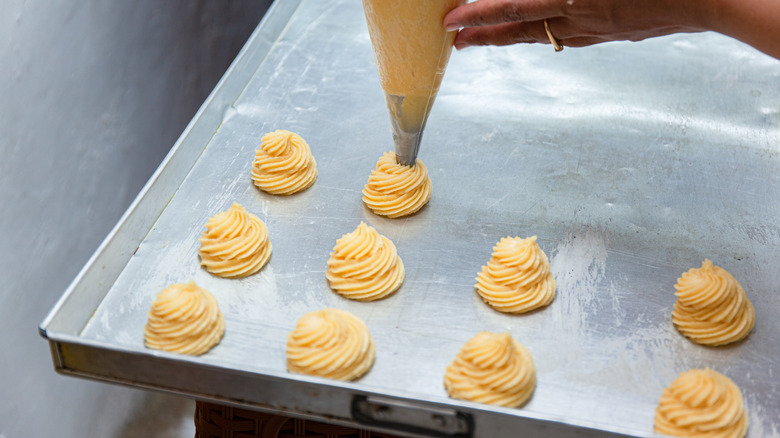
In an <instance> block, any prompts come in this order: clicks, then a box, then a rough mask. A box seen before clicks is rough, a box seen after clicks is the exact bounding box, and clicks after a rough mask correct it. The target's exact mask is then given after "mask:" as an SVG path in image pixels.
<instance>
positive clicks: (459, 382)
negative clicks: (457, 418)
mask: <svg viewBox="0 0 780 438" xmlns="http://www.w3.org/2000/svg"><path fill="white" fill-rule="evenodd" d="M444 387H445V388H446V389H447V393H449V395H450V397H452V398H457V399H461V400H468V401H474V402H479V403H487V404H491V405H496V406H505V407H510V408H513V407H517V406H520V405H522V404H523V403H525V402H526V400H528V398H529V397H531V394H532V393H533V392H534V388H535V387H536V367H535V366H534V361H533V358H532V357H531V353H529V352H528V350H527V349H526V348H525V347H524V346H523V345H521V344H520V343H519V342H517V341H516V340H515V339H513V338H512V336H511V335H510V334H509V333H501V334H497V333H490V332H480V333H478V334H477V335H476V336H474V337H473V338H471V339H470V340H469V341H468V342H467V343H466V344H465V345H464V346H463V348H461V350H460V352H459V353H458V355H457V356H456V357H455V360H454V361H452V362H451V363H450V365H449V366H448V367H447V370H446V371H445V373H444Z"/></svg>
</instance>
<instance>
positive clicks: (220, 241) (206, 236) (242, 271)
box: [198, 203, 271, 278]
mask: <svg viewBox="0 0 780 438" xmlns="http://www.w3.org/2000/svg"><path fill="white" fill-rule="evenodd" d="M198 254H200V264H201V265H203V267H205V268H206V270H207V271H209V272H211V273H212V274H214V275H216V276H218V277H223V278H241V277H246V276H248V275H252V274H254V273H255V272H257V271H259V270H260V269H262V267H263V266H265V264H266V262H267V261H268V258H269V257H271V242H270V241H269V240H268V228H266V226H265V224H264V223H263V221H261V220H260V218H258V217H257V216H255V215H253V214H251V213H247V211H246V209H245V208H244V207H243V206H241V205H240V204H238V203H233V206H232V207H230V209H229V210H227V211H223V212H221V213H217V214H216V215H214V216H213V217H212V218H210V219H209V220H208V222H206V231H204V232H203V234H202V235H201V237H200V249H199V250H198Z"/></svg>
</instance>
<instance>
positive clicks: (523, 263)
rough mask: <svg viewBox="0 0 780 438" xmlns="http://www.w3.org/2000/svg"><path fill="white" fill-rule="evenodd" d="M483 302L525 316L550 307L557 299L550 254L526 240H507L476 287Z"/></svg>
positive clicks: (495, 250) (533, 240) (479, 276)
mask: <svg viewBox="0 0 780 438" xmlns="http://www.w3.org/2000/svg"><path fill="white" fill-rule="evenodd" d="M474 287H475V288H476V289H477V293H479V296H480V297H482V299H483V300H484V301H485V302H486V303H488V304H490V305H491V306H492V307H493V308H494V309H496V310H498V311H500V312H505V313H525V312H528V311H530V310H533V309H537V308H539V307H543V306H546V305H548V304H550V303H551V302H552V300H553V298H555V279H554V278H553V276H552V273H551V272H550V262H549V261H548V260H547V255H546V254H545V253H544V251H542V249H541V248H539V245H537V244H536V236H533V237H529V238H527V239H521V238H519V237H504V238H503V239H501V240H500V241H499V242H498V243H497V244H496V246H494V247H493V255H492V257H491V259H490V261H488V263H487V265H485V266H483V267H482V272H480V273H479V274H477V284H476V285H474Z"/></svg>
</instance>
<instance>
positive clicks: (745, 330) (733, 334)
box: [672, 259, 756, 346]
mask: <svg viewBox="0 0 780 438" xmlns="http://www.w3.org/2000/svg"><path fill="white" fill-rule="evenodd" d="M674 288H675V289H676V292H675V295H676V296H677V302H676V303H675V305H674V310H673V311H672V322H673V323H674V325H675V327H677V330H679V331H680V333H682V334H683V335H685V336H687V337H688V338H690V339H691V340H692V341H694V342H697V343H699V344H702V345H710V346H717V345H725V344H729V343H732V342H736V341H739V340H741V339H744V338H745V337H746V336H747V335H748V334H750V331H751V330H753V326H754V325H755V323H756V311H755V309H754V308H753V303H751V302H750V300H749V299H748V297H747V295H745V290H744V289H742V286H741V285H740V284H739V282H738V281H737V280H736V279H735V278H734V277H733V276H732V275H731V274H730V273H729V272H728V271H726V270H725V269H723V268H721V267H719V266H713V264H712V262H711V261H710V260H709V259H706V260H704V263H702V265H701V268H691V269H689V270H688V272H685V273H683V274H682V276H681V277H680V278H679V279H677V284H676V285H675V286H674Z"/></svg>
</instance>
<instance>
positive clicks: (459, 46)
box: [455, 43, 471, 50]
mask: <svg viewBox="0 0 780 438" xmlns="http://www.w3.org/2000/svg"><path fill="white" fill-rule="evenodd" d="M468 47H471V44H469V43H457V44H455V50H463V49H465V48H468Z"/></svg>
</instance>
